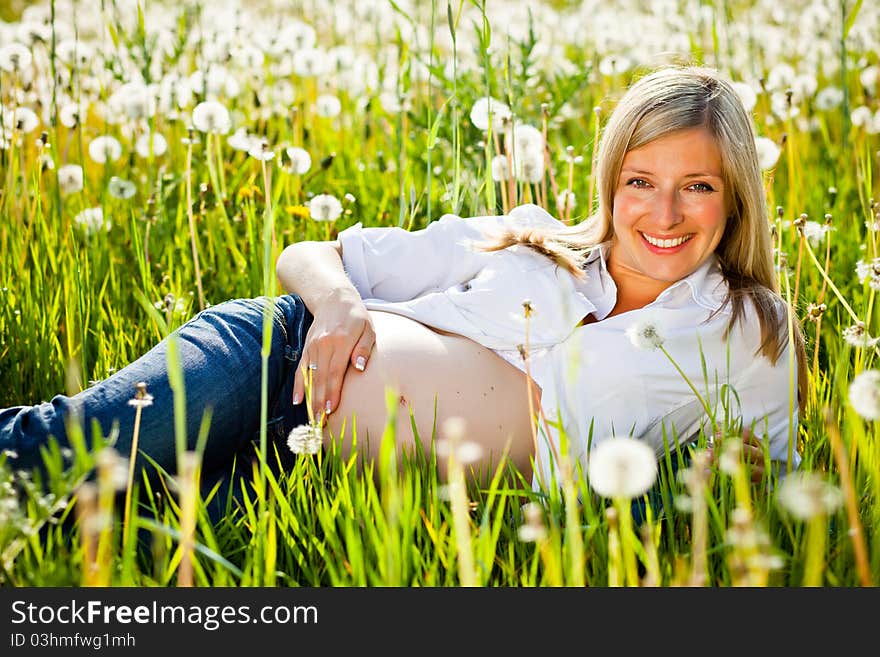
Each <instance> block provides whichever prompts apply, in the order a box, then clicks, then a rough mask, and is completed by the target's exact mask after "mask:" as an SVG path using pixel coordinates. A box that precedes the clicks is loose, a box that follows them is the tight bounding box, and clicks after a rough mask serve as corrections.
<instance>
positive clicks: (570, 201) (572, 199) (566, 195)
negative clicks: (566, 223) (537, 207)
mask: <svg viewBox="0 0 880 657" xmlns="http://www.w3.org/2000/svg"><path fill="white" fill-rule="evenodd" d="M576 204H577V197H576V196H575V194H574V192H571V191H569V190H567V189H565V190H562V191H561V192H560V193H559V196H557V197H556V211H557V212H558V213H559V214H570V213H571V212H574V208H575V205H576Z"/></svg>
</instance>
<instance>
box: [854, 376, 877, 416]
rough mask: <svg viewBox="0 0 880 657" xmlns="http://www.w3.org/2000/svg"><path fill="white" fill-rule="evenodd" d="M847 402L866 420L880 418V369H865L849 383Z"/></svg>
mask: <svg viewBox="0 0 880 657" xmlns="http://www.w3.org/2000/svg"><path fill="white" fill-rule="evenodd" d="M849 403H850V406H852V407H853V409H854V410H855V412H856V413H858V414H859V415H860V416H862V417H863V418H864V419H866V420H880V371H878V370H865V371H864V372H862V373H861V374H859V375H857V376H856V377H855V378H854V379H853V380H852V383H850V384H849Z"/></svg>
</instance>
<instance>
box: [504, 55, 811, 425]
mask: <svg viewBox="0 0 880 657" xmlns="http://www.w3.org/2000/svg"><path fill="white" fill-rule="evenodd" d="M689 128H706V129H708V130H709V131H710V132H711V133H712V135H713V136H714V138H715V140H716V142H717V145H718V150H719V151H720V153H721V166H722V176H723V180H724V188H725V190H727V191H726V194H727V198H726V199H725V200H726V207H728V208H729V209H730V214H729V216H728V218H727V225H726V228H725V231H724V235H723V236H722V238H721V241H720V242H719V244H718V247H717V248H716V250H715V254H716V256H717V257H718V261H719V264H720V266H721V271H722V273H723V275H724V278H725V279H726V281H727V284H728V293H727V296H726V298H725V300H724V303H723V304H722V308H723V307H725V306H727V305H728V304H729V305H730V306H731V310H732V312H731V317H730V322H729V323H728V325H727V329H726V330H725V334H724V337H725V339H726V338H727V336H728V334H729V333H730V331H731V329H732V328H733V327H734V325H735V324H736V322H737V321H742V319H743V318H744V317H745V314H744V311H745V301H746V300H747V299H748V300H751V301H752V303H753V305H754V308H755V311H756V313H757V315H758V320H759V322H760V325H761V344H760V346H759V347H758V349H757V350H756V352H755V355H756V356H758V355H759V354H760V355H763V356H764V357H766V358H767V359H769V360H770V362H771V363H775V362H776V361H777V360H778V358H779V357H780V356H781V355H782V353H783V352H784V350H785V349H786V347H787V345H788V318H787V316H786V311H789V312H791V309H790V308H789V309H786V305H787V304H786V303H785V301H784V299H782V296H781V295H780V294H779V282H778V280H777V277H776V271H775V268H774V264H773V246H772V242H771V236H770V227H769V222H768V217H767V207H766V200H765V193H764V184H763V178H762V175H761V168H760V166H759V164H758V154H757V152H756V149H755V134H754V131H753V129H752V121H751V117H750V116H749V114H748V113H747V112H746V110H745V108H744V107H743V104H742V102H741V101H740V99H739V96H738V95H737V94H736V91H735V90H734V88H733V87H732V86H731V84H730V83H729V82H727V81H726V80H724V79H722V78H721V77H720V76H719V74H718V72H717V71H715V70H713V69H709V68H703V67H697V66H668V67H664V68H661V69H658V70H655V71H653V72H651V73H649V74H647V75H645V76H644V77H642V78H640V79H639V80H638V81H636V82H635V83H634V84H633V85H632V86H631V87H630V88H629V89H628V90H627V91H626V93H625V94H624V95H623V97H622V98H621V99H620V101H619V102H618V104H617V106H616V107H615V109H614V111H613V112H612V114H611V116H610V118H609V119H608V122H607V124H606V125H605V128H604V130H603V132H602V138H601V140H600V143H599V147H598V153H597V163H598V168H597V183H598V196H599V198H598V208H597V210H596V212H595V213H594V214H593V215H592V216H591V217H589V218H588V219H587V220H585V221H583V222H581V223H580V224H576V225H573V226H567V227H565V228H563V229H560V230H558V231H554V232H552V233H549V234H546V233H543V232H541V231H537V230H531V231H528V232H520V233H516V232H509V233H507V234H505V235H503V236H501V237H500V238H499V239H498V240H497V242H495V243H494V244H492V245H491V246H488V247H487V249H488V250H497V249H501V248H507V247H509V246H512V245H514V244H522V245H525V246H530V247H532V248H535V249H536V250H538V251H539V252H541V253H544V254H545V255H548V257H551V258H552V259H553V260H554V261H556V262H557V263H558V264H560V265H561V266H562V267H564V268H565V269H566V270H568V271H570V272H572V273H575V274H576V275H577V273H578V272H580V273H582V267H583V262H584V258H585V256H586V255H587V254H588V253H589V252H590V251H591V250H592V249H593V248H595V247H596V246H597V245H598V244H600V243H602V242H606V241H608V240H610V239H611V238H612V237H613V236H614V225H613V222H612V216H611V213H612V208H613V202H614V193H615V191H616V189H617V181H618V178H619V176H620V171H621V168H622V166H623V159H624V156H625V155H626V153H627V152H628V151H631V150H633V149H636V148H639V147H640V146H644V145H645V144H648V143H650V142H652V141H654V140H655V139H658V138H660V137H663V136H665V135H668V134H670V133H673V132H676V131H679V130H686V129H689ZM720 310H721V308H719V311H720ZM716 312H718V311H716ZM793 326H794V336H793V338H794V342H795V350H796V355H797V363H798V397H799V399H800V402H801V403H800V409H801V412H803V407H804V403H805V402H806V392H807V376H806V371H807V367H806V352H805V348H804V337H803V333H802V332H801V328H800V325H799V323H798V322H797V320H796V319H795V321H794V322H793Z"/></svg>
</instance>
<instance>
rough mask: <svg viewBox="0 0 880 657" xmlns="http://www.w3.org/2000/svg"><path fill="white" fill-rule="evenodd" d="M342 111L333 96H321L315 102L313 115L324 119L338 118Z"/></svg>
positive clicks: (337, 99) (336, 98)
mask: <svg viewBox="0 0 880 657" xmlns="http://www.w3.org/2000/svg"><path fill="white" fill-rule="evenodd" d="M341 111H342V102H341V101H340V100H339V98H338V97H336V96H334V95H333V94H322V95H320V96H318V98H317V99H316V100H315V114H317V115H318V116H321V117H323V118H325V119H332V118H334V117H336V116H339V113H340V112H341Z"/></svg>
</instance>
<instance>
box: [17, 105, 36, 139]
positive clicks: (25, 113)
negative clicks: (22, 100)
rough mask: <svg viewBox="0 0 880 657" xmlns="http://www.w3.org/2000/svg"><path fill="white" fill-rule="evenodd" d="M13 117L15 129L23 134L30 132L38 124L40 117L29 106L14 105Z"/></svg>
mask: <svg viewBox="0 0 880 657" xmlns="http://www.w3.org/2000/svg"><path fill="white" fill-rule="evenodd" d="M13 118H14V121H15V129H16V130H18V131H19V132H21V133H22V134H25V135H28V134H30V133H32V132H33V131H34V130H36V129H37V128H38V127H39V125H40V119H39V118H38V117H37V115H36V114H35V113H34V111H33V110H32V109H30V108H29V107H16V108H15V114H14V115H13Z"/></svg>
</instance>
